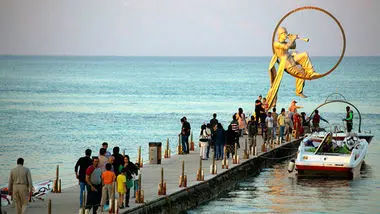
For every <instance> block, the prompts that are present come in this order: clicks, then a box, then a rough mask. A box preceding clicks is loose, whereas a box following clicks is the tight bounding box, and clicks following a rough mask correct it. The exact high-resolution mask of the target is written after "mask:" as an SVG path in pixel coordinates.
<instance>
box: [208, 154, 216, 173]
mask: <svg viewBox="0 0 380 214" xmlns="http://www.w3.org/2000/svg"><path fill="white" fill-rule="evenodd" d="M210 173H211V174H213V175H215V174H217V173H218V172H217V167H216V162H215V153H214V156H213V158H212V165H211V166H210Z"/></svg>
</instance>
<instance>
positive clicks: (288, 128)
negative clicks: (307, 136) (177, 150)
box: [181, 95, 352, 160]
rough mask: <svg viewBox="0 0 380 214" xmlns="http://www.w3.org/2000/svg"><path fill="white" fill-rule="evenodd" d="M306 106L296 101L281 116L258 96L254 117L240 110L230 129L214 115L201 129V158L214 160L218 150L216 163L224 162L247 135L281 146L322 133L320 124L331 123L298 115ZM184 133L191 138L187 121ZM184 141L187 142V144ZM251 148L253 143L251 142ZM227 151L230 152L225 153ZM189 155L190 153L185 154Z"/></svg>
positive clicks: (315, 116)
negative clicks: (211, 152)
mask: <svg viewBox="0 0 380 214" xmlns="http://www.w3.org/2000/svg"><path fill="white" fill-rule="evenodd" d="M301 108H303V107H302V106H299V105H297V101H295V100H293V101H292V102H291V104H290V106H289V107H288V110H286V109H285V108H281V110H280V112H279V113H277V109H276V107H274V108H272V109H271V110H269V109H268V103H267V102H266V99H265V97H264V98H263V97H262V96H261V95H260V96H258V98H257V100H256V101H255V109H254V113H253V114H252V115H251V116H250V118H246V116H245V114H244V112H243V108H238V110H237V112H236V113H234V114H233V115H232V120H231V122H230V123H229V125H228V127H227V129H225V128H224V127H223V125H222V124H221V123H220V122H219V121H218V119H217V114H216V113H214V114H213V117H212V119H211V120H210V122H209V123H206V122H204V123H203V124H202V125H201V131H200V133H199V147H200V156H201V157H202V159H203V160H207V159H209V158H210V148H213V149H214V153H215V159H216V160H221V159H222V158H223V155H224V154H223V153H224V152H226V153H227V154H226V157H227V158H229V157H230V156H231V155H234V152H235V145H236V146H237V148H240V145H239V137H241V136H243V135H245V134H247V135H248V137H249V139H252V138H254V137H256V136H258V135H259V136H261V137H262V138H263V140H264V143H269V144H279V143H280V142H284V141H285V140H286V139H285V136H293V137H294V138H299V137H300V136H302V135H304V133H306V132H311V131H319V130H320V127H319V124H320V121H324V122H326V123H328V121H327V120H325V119H324V118H322V117H321V116H320V115H319V112H318V110H315V111H314V113H313V114H312V117H311V118H308V117H307V116H306V113H305V112H301V113H298V111H299V109H301ZM347 118H348V120H347V121H348V123H350V121H352V119H350V114H349V113H347ZM181 122H182V133H187V135H189V134H190V124H189V122H187V119H186V117H184V118H182V119H181ZM184 139H186V140H185V142H186V143H185V142H184ZM182 140H183V143H182V145H183V146H187V147H186V148H188V141H187V140H188V138H186V137H183V138H182ZM249 146H250V147H251V146H252V142H251V141H250V145H249ZM224 147H225V148H226V150H224ZM185 151H187V152H188V150H185Z"/></svg>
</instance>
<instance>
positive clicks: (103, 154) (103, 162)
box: [98, 148, 108, 172]
mask: <svg viewBox="0 0 380 214" xmlns="http://www.w3.org/2000/svg"><path fill="white" fill-rule="evenodd" d="M106 151H107V150H106V149H105V148H100V150H99V156H98V158H99V167H100V168H101V169H102V172H105V171H106V164H107V163H108V158H107V157H106Z"/></svg>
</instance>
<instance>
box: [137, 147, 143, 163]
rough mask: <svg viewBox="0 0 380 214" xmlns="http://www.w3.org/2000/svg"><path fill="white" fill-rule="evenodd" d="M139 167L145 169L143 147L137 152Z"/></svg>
mask: <svg viewBox="0 0 380 214" xmlns="http://www.w3.org/2000/svg"><path fill="white" fill-rule="evenodd" d="M136 163H137V165H138V166H139V167H140V168H143V159H142V157H141V146H139V149H138V151H137V161H136Z"/></svg>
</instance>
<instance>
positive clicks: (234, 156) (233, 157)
mask: <svg viewBox="0 0 380 214" xmlns="http://www.w3.org/2000/svg"><path fill="white" fill-rule="evenodd" d="M232 163H233V164H239V163H240V161H239V155H238V154H237V143H235V154H234V155H233V156H232Z"/></svg>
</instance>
